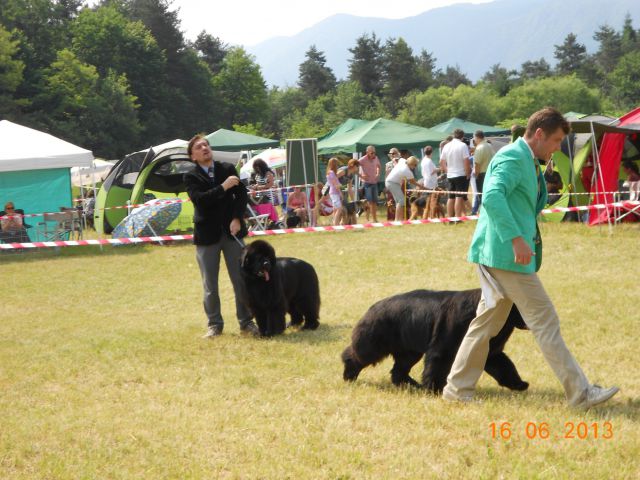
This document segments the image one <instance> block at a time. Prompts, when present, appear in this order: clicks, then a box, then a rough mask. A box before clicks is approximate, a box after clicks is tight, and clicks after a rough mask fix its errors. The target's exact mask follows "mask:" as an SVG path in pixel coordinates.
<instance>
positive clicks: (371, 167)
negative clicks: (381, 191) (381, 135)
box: [358, 145, 381, 222]
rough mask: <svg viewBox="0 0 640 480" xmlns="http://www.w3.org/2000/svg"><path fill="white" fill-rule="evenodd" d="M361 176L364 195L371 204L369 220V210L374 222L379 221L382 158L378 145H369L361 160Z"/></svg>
mask: <svg viewBox="0 0 640 480" xmlns="http://www.w3.org/2000/svg"><path fill="white" fill-rule="evenodd" d="M358 162H359V163H360V178H361V179H362V181H363V182H364V196H365V198H366V199H367V203H368V204H369V210H368V211H367V220H369V211H370V212H371V216H372V218H373V221H374V222H377V221H378V179H379V178H380V168H381V165H380V159H379V158H378V156H377V155H376V147H374V146H373V145H369V146H368V147H367V150H366V155H365V156H364V157H362V158H360V160H358Z"/></svg>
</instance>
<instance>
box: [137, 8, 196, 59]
mask: <svg viewBox="0 0 640 480" xmlns="http://www.w3.org/2000/svg"><path fill="white" fill-rule="evenodd" d="M171 3H172V1H171V0H125V11H126V13H127V16H128V17H129V18H130V19H131V20H134V21H136V20H138V21H140V22H142V24H143V25H144V26H145V27H146V28H147V29H148V30H149V31H150V32H151V35H153V38H154V39H155V41H156V43H157V44H158V46H159V47H160V50H162V51H164V53H165V55H166V57H167V60H169V63H171V62H172V61H173V60H175V59H176V57H178V56H179V54H180V52H181V50H182V49H183V48H184V46H185V42H184V36H183V35H182V32H181V31H180V19H179V18H178V11H177V10H174V11H172V10H170V8H171Z"/></svg>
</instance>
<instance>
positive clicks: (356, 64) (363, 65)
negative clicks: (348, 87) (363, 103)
mask: <svg viewBox="0 0 640 480" xmlns="http://www.w3.org/2000/svg"><path fill="white" fill-rule="evenodd" d="M349 52H350V53H351V55H352V57H351V59H350V60H349V80H351V81H352V82H357V83H358V84H359V85H360V88H361V89H362V91H363V92H364V93H366V94H373V95H376V96H379V95H380V94H381V92H382V77H383V73H384V72H383V62H382V47H381V46H380V40H379V39H378V38H377V37H376V34H375V33H373V34H371V36H369V35H368V34H366V33H365V34H363V35H362V36H360V37H358V39H357V40H356V45H355V47H353V48H350V49H349Z"/></svg>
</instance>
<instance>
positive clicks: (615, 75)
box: [608, 51, 640, 110]
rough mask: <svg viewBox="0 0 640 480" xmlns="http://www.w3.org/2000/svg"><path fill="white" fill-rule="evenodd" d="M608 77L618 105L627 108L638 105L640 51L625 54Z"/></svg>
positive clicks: (639, 99) (639, 93)
mask: <svg viewBox="0 0 640 480" xmlns="http://www.w3.org/2000/svg"><path fill="white" fill-rule="evenodd" d="M608 79H609V82H610V83H611V89H612V92H611V93H612V96H613V98H614V100H615V101H616V103H617V104H618V106H619V107H621V108H623V109H625V110H628V109H630V108H633V107H636V106H637V105H638V104H639V103H640V52H639V51H635V52H630V53H627V54H626V55H624V56H623V57H622V58H621V59H620V61H619V62H618V65H617V66H616V68H615V69H614V70H613V72H611V74H610V75H609V77H608Z"/></svg>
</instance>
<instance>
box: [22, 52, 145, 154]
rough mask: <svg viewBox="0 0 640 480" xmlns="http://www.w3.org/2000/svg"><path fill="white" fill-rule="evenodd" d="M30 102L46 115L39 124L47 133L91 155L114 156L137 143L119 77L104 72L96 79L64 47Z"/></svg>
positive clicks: (129, 99)
mask: <svg viewBox="0 0 640 480" xmlns="http://www.w3.org/2000/svg"><path fill="white" fill-rule="evenodd" d="M35 104H36V105H37V106H39V107H41V108H43V109H44V108H46V109H47V111H48V112H49V114H48V118H46V119H44V123H45V124H48V127H49V129H50V130H51V132H53V133H54V134H56V135H59V136H61V137H63V138H65V139H66V140H69V141H71V142H72V143H77V144H79V145H83V146H85V147H87V148H90V149H91V150H93V151H94V153H96V155H100V156H106V157H107V158H113V157H119V156H121V155H123V154H124V153H127V152H129V151H131V149H132V148H134V147H135V146H136V145H137V144H138V140H139V138H138V133H139V131H140V125H139V123H138V120H137V115H136V104H135V97H134V96H132V95H131V94H130V93H128V85H127V81H126V78H125V77H124V75H118V74H117V73H116V72H114V71H112V70H110V71H107V73H106V75H105V76H104V78H101V77H100V75H99V74H98V71H97V69H96V67H94V66H93V65H88V64H86V63H82V62H81V61H80V60H79V59H78V58H77V57H76V56H75V55H74V53H73V52H71V51H70V50H68V49H64V50H61V51H60V52H59V53H58V56H57V59H56V60H55V61H54V62H53V63H52V64H51V68H50V69H49V70H48V72H47V75H46V76H45V78H44V88H43V91H42V94H41V95H40V96H39V97H38V98H37V99H36V101H35Z"/></svg>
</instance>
